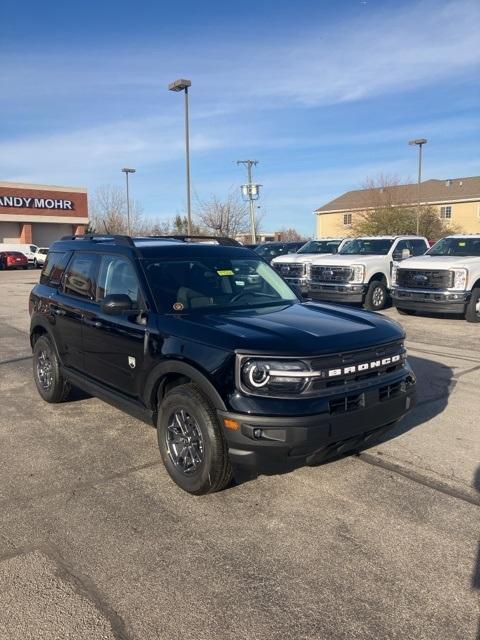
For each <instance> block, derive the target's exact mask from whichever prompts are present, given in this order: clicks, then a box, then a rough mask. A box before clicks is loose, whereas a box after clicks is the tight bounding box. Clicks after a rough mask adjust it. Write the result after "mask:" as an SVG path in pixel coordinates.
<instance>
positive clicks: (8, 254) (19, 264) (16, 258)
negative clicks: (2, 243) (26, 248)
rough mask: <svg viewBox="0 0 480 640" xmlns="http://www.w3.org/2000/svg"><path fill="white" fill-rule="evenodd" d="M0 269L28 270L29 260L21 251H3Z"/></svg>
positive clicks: (0, 257) (0, 258) (0, 254)
mask: <svg viewBox="0 0 480 640" xmlns="http://www.w3.org/2000/svg"><path fill="white" fill-rule="evenodd" d="M0 269H28V258H27V256H25V255H23V253H20V251H1V252H0Z"/></svg>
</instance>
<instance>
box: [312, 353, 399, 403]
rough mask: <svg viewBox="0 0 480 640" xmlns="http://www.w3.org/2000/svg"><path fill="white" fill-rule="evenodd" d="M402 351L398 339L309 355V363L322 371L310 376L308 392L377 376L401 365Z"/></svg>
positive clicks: (345, 385)
mask: <svg viewBox="0 0 480 640" xmlns="http://www.w3.org/2000/svg"><path fill="white" fill-rule="evenodd" d="M405 356H406V351H405V348H404V346H403V343H402V342H393V343H391V344H388V345H384V346H380V347H376V348H372V349H367V350H362V351H353V352H350V353H341V354H337V355H335V356H326V357H319V358H312V359H311V360H310V363H309V364H310V366H311V368H312V369H313V370H315V371H322V372H324V375H322V376H321V377H317V378H314V379H313V380H312V383H311V386H310V389H309V392H310V393H318V392H320V391H322V390H324V389H331V388H337V389H338V390H340V389H341V388H348V386H349V385H351V384H352V383H356V382H362V381H364V380H370V379H371V380H372V382H373V381H375V380H378V379H381V378H382V377H383V376H384V375H386V374H389V373H393V372H394V371H397V370H399V369H401V368H402V367H403V365H404V362H405Z"/></svg>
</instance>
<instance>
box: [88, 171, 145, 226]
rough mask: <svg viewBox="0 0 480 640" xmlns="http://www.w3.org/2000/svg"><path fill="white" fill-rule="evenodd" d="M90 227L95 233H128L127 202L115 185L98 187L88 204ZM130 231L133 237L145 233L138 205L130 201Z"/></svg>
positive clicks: (119, 188) (120, 189) (121, 190)
mask: <svg viewBox="0 0 480 640" xmlns="http://www.w3.org/2000/svg"><path fill="white" fill-rule="evenodd" d="M89 209H90V226H91V227H92V228H93V229H95V231H96V232H97V233H118V234H126V233H128V225H127V201H126V195H125V191H124V190H123V189H122V188H121V187H118V186H116V185H111V184H106V185H102V186H100V187H98V189H97V190H96V191H95V193H94V194H93V197H92V198H91V200H90V203H89ZM130 230H131V233H132V234H133V235H142V234H144V233H145V232H146V231H147V225H146V223H145V220H144V217H143V211H142V208H141V206H140V205H139V203H138V202H137V201H135V200H131V201H130Z"/></svg>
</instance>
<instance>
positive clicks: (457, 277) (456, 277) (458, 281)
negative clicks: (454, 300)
mask: <svg viewBox="0 0 480 640" xmlns="http://www.w3.org/2000/svg"><path fill="white" fill-rule="evenodd" d="M450 271H451V272H452V274H453V278H452V280H453V284H452V287H451V288H452V289H466V288H467V277H468V271H467V269H451V270H450Z"/></svg>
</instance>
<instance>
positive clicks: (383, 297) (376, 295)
mask: <svg viewBox="0 0 480 640" xmlns="http://www.w3.org/2000/svg"><path fill="white" fill-rule="evenodd" d="M387 298H388V294H387V288H386V287H385V285H384V284H383V282H380V281H378V280H377V281H375V280H374V281H373V282H371V283H370V284H369V286H368V291H367V295H366V296H365V307H366V308H367V309H370V311H380V310H381V309H384V308H385V307H386V306H387Z"/></svg>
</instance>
